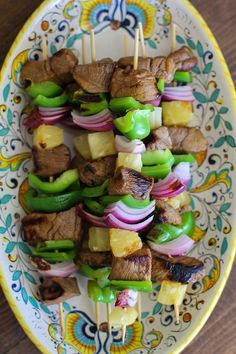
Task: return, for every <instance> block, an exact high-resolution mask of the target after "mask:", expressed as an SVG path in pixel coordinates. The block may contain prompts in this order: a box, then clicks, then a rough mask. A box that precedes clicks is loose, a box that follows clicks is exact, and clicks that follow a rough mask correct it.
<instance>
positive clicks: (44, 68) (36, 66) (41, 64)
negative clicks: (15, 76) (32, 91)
mask: <svg viewBox="0 0 236 354" xmlns="http://www.w3.org/2000/svg"><path fill="white" fill-rule="evenodd" d="M77 62H78V60H77V58H76V56H75V55H74V53H73V52H72V51H71V50H70V49H61V50H59V51H58V52H57V53H56V54H54V55H53V56H52V57H51V58H49V59H48V60H46V61H36V60H34V61H27V62H26V63H25V64H24V66H23V68H22V71H21V76H20V80H21V82H22V84H24V85H25V84H27V83H30V82H33V83H39V82H43V81H53V82H55V83H57V84H59V85H63V84H67V83H69V82H71V81H73V76H72V74H71V71H72V69H73V67H74V66H75V65H76V64H77Z"/></svg>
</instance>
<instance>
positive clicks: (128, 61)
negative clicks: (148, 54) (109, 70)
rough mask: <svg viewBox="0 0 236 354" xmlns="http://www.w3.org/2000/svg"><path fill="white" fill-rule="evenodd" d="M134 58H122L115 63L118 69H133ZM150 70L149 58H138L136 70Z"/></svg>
mask: <svg viewBox="0 0 236 354" xmlns="http://www.w3.org/2000/svg"><path fill="white" fill-rule="evenodd" d="M133 63H134V57H132V56H130V57H123V58H120V59H119V60H118V62H117V65H118V67H119V68H122V69H125V68H127V67H130V68H133ZM150 68H151V58H143V57H139V58H138V70H142V69H144V70H148V71H150Z"/></svg>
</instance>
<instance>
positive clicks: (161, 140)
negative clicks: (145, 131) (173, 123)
mask: <svg viewBox="0 0 236 354" xmlns="http://www.w3.org/2000/svg"><path fill="white" fill-rule="evenodd" d="M151 136H152V140H151V142H149V143H148V144H147V150H163V149H170V150H171V149H172V141H171V138H170V134H169V131H168V128H167V127H164V126H163V127H160V128H157V129H154V130H152V132H151Z"/></svg>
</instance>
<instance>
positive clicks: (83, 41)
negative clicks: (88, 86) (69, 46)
mask: <svg viewBox="0 0 236 354" xmlns="http://www.w3.org/2000/svg"><path fill="white" fill-rule="evenodd" d="M82 63H83V64H86V63H87V55H86V41H85V35H83V36H82Z"/></svg>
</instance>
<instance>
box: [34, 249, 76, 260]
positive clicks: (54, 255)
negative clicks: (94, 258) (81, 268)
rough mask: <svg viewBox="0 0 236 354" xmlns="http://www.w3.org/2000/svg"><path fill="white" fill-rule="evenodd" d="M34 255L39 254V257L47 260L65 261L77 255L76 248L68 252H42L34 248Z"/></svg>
mask: <svg viewBox="0 0 236 354" xmlns="http://www.w3.org/2000/svg"><path fill="white" fill-rule="evenodd" d="M32 255H33V256H38V257H42V258H43V259H45V261H48V262H49V263H50V262H53V263H54V262H65V261H71V260H73V259H74V258H75V257H76V255H77V254H76V250H75V249H72V250H70V251H67V252H57V251H55V252H43V251H42V252H41V251H37V250H34V251H33V252H32Z"/></svg>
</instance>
